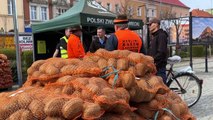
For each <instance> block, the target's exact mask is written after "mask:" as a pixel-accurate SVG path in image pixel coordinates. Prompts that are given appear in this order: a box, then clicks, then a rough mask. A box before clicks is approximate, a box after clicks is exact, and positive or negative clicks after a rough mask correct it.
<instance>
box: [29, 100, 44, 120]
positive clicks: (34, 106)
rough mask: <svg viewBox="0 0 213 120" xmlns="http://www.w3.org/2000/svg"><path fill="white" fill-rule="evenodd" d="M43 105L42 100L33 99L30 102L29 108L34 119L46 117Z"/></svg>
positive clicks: (40, 119)
mask: <svg viewBox="0 0 213 120" xmlns="http://www.w3.org/2000/svg"><path fill="white" fill-rule="evenodd" d="M44 106H45V104H44V103H43V102H42V101H40V100H37V99H35V100H33V101H32V102H31V103H30V105H29V110H30V111H31V112H32V114H33V116H34V117H35V118H36V119H39V120H42V119H44V118H46V114H45V113H44Z"/></svg>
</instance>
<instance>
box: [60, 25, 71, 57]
mask: <svg viewBox="0 0 213 120" xmlns="http://www.w3.org/2000/svg"><path fill="white" fill-rule="evenodd" d="M69 36H70V28H66V29H65V36H63V37H62V38H60V43H59V44H60V53H61V58H68V54H67V42H68V38H69Z"/></svg>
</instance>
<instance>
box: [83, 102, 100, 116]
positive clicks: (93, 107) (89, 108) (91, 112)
mask: <svg viewBox="0 0 213 120" xmlns="http://www.w3.org/2000/svg"><path fill="white" fill-rule="evenodd" d="M103 114H104V110H102V109H101V107H100V105H99V104H96V103H89V102H86V103H84V107H83V115H82V118H83V119H97V118H100V117H101V116H102V115H103Z"/></svg>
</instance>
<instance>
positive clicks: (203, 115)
mask: <svg viewBox="0 0 213 120" xmlns="http://www.w3.org/2000/svg"><path fill="white" fill-rule="evenodd" d="M188 65H189V59H188V58H187V59H183V61H182V62H181V63H178V64H177V65H175V68H179V67H183V66H188ZM193 70H194V71H195V74H196V75H197V76H198V77H199V78H201V79H203V92H202V95H201V98H200V100H199V101H198V103H196V104H195V105H194V106H193V107H192V108H190V111H191V112H192V114H193V115H194V116H195V117H196V118H197V120H213V87H212V85H213V57H211V58H208V72H205V58H193Z"/></svg>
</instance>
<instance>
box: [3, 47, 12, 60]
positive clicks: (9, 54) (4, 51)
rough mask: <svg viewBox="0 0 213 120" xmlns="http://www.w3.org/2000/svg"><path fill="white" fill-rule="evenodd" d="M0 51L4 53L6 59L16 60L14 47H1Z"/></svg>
mask: <svg viewBox="0 0 213 120" xmlns="http://www.w3.org/2000/svg"><path fill="white" fill-rule="evenodd" d="M0 53H1V54H5V55H6V56H7V59H8V60H16V50H15V49H9V48H1V49H0Z"/></svg>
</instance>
